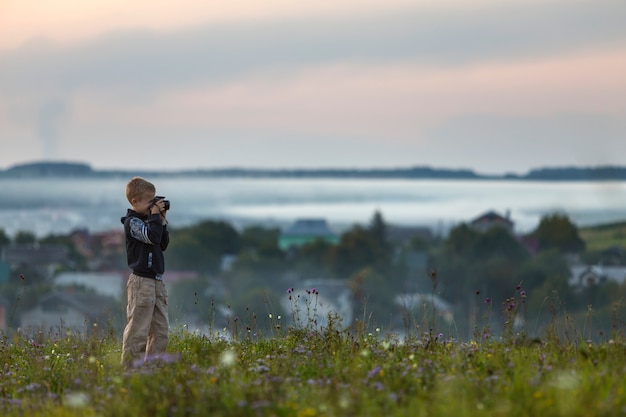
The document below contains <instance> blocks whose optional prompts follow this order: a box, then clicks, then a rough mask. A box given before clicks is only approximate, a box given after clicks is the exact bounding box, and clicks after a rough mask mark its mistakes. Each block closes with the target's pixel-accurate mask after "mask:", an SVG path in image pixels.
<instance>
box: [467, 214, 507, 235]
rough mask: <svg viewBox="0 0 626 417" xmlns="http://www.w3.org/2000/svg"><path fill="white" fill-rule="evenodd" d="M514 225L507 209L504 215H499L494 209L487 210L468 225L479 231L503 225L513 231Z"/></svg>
mask: <svg viewBox="0 0 626 417" xmlns="http://www.w3.org/2000/svg"><path fill="white" fill-rule="evenodd" d="M514 226H515V223H514V222H513V221H512V220H511V219H510V213H509V212H508V211H507V213H506V215H505V216H501V215H500V214H498V213H496V212H495V211H488V212H486V213H484V214H481V215H480V216H478V217H476V218H474V219H473V220H472V221H471V222H470V227H472V228H473V229H474V230H476V231H479V232H486V231H487V230H489V229H491V228H492V227H503V228H504V229H506V230H508V231H509V232H511V233H513V228H514Z"/></svg>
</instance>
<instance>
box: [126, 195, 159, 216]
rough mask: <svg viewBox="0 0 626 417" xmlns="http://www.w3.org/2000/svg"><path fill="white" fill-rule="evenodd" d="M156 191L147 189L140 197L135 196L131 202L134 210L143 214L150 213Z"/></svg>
mask: <svg viewBox="0 0 626 417" xmlns="http://www.w3.org/2000/svg"><path fill="white" fill-rule="evenodd" d="M154 196H155V193H153V192H150V191H146V192H145V193H143V194H142V195H141V197H139V198H133V199H132V200H131V201H130V204H131V205H132V206H133V210H135V211H136V212H137V213H141V214H150V206H151V205H152V201H153V200H154Z"/></svg>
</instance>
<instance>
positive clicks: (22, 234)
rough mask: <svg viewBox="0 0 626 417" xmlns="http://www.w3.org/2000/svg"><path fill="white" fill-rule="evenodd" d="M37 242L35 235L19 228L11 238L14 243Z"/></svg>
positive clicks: (30, 243) (28, 243)
mask: <svg viewBox="0 0 626 417" xmlns="http://www.w3.org/2000/svg"><path fill="white" fill-rule="evenodd" d="M36 242H37V237H36V236H35V234H34V233H32V232H27V231H24V230H20V231H18V232H17V234H16V235H15V237H14V238H13V243H15V244H16V245H32V244H34V243H36Z"/></svg>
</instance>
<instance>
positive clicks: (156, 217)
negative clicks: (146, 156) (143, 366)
mask: <svg viewBox="0 0 626 417" xmlns="http://www.w3.org/2000/svg"><path fill="white" fill-rule="evenodd" d="M155 194H156V188H155V187H154V185H153V184H152V183H150V182H148V181H146V180H145V179H143V178H141V177H134V178H132V179H131V180H130V181H129V182H128V184H127V185H126V197H127V198H128V202H129V203H130V205H131V207H132V209H128V212H127V213H126V216H124V217H122V219H121V220H122V223H124V232H125V234H126V257H127V259H128V266H129V267H130V268H131V269H132V273H131V274H130V276H129V278H128V284H127V285H126V291H127V294H128V305H127V307H126V318H127V324H126V328H125V329H124V336H123V340H122V366H123V367H124V368H126V369H128V368H130V367H131V366H132V365H133V362H134V361H135V360H137V359H144V360H145V356H147V355H153V354H158V353H164V352H165V348H166V346H167V340H168V332H169V320H168V316H167V291H166V289H165V284H164V282H163V272H164V271H165V262H164V257H163V251H164V250H165V249H167V245H168V244H169V240H170V238H169V232H168V231H167V220H166V219H165V214H166V210H165V200H164V199H163V198H161V199H160V200H158V201H156V202H155V201H154V197H155ZM142 355H143V358H142Z"/></svg>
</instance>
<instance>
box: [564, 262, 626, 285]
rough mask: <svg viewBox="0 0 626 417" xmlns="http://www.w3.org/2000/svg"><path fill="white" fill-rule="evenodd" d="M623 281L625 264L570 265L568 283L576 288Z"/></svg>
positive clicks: (621, 282)
mask: <svg viewBox="0 0 626 417" xmlns="http://www.w3.org/2000/svg"><path fill="white" fill-rule="evenodd" d="M624 281H626V266H618V265H583V264H579V265H573V266H572V267H570V278H569V285H570V286H572V287H573V288H576V289H583V288H586V287H590V286H593V285H599V284H604V283H607V282H615V283H617V284H619V285H621V284H623V283H624Z"/></svg>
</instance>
